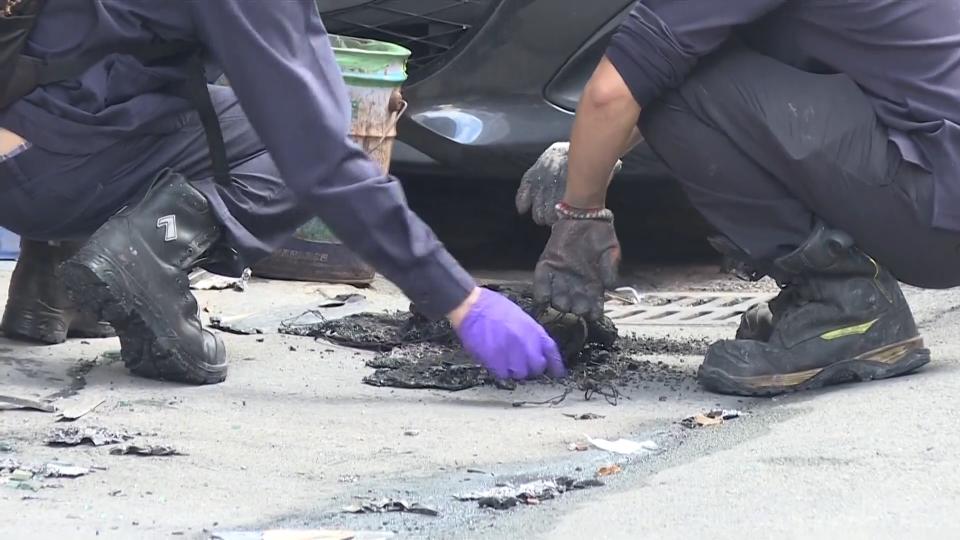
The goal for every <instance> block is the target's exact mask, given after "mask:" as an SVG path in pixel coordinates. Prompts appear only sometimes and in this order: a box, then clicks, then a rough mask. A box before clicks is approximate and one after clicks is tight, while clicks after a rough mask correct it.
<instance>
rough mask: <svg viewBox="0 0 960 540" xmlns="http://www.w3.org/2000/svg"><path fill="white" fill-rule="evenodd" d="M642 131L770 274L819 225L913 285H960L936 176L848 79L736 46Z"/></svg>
mask: <svg viewBox="0 0 960 540" xmlns="http://www.w3.org/2000/svg"><path fill="white" fill-rule="evenodd" d="M624 75H625V79H628V83H629V78H630V77H631V74H630V73H626V74H624ZM640 130H641V132H642V133H643V135H644V137H645V138H646V140H647V143H648V144H649V145H650V147H651V148H652V149H653V151H654V152H655V153H656V154H657V155H658V156H659V157H660V158H661V159H662V160H663V161H664V162H665V164H666V165H667V167H668V168H669V169H670V170H671V171H672V173H673V174H674V175H675V176H676V177H677V179H678V180H679V181H680V182H681V184H682V185H683V187H684V189H685V191H686V193H687V194H688V196H689V198H690V200H691V202H692V203H693V205H694V206H695V207H696V208H697V209H698V210H699V211H700V212H701V213H702V214H703V216H704V217H705V218H706V219H707V220H708V221H709V222H710V223H711V224H712V225H713V226H714V227H715V228H716V229H718V230H719V232H720V233H722V234H724V235H725V236H727V237H728V238H730V239H731V240H732V241H733V242H734V243H735V244H736V245H737V246H739V247H740V248H741V249H743V250H744V251H746V252H747V253H748V254H749V255H750V256H751V258H753V259H754V261H755V262H757V263H759V264H757V266H758V267H760V268H763V267H765V266H768V265H769V263H770V262H771V261H772V260H774V259H776V258H777V257H780V256H782V255H785V254H787V253H789V252H790V251H792V250H794V249H796V248H797V247H798V246H799V245H800V244H802V243H803V242H804V241H805V240H806V239H807V237H808V236H809V235H810V233H811V231H812V227H813V225H814V223H815V221H816V220H821V221H823V222H825V223H826V224H827V225H829V226H831V227H834V228H837V229H841V230H843V231H846V232H847V233H848V234H850V235H851V236H852V237H853V238H854V239H855V240H856V242H857V244H858V246H859V247H860V248H861V249H863V250H864V251H865V252H866V253H867V254H869V255H870V256H871V257H873V258H874V259H876V260H877V261H878V262H879V263H881V264H883V265H884V266H886V267H887V268H889V269H890V271H891V272H892V273H893V274H894V275H895V276H896V277H897V278H898V279H900V280H901V281H903V282H905V283H909V284H911V285H916V286H921V287H928V288H947V287H953V286H956V285H960V233H955V232H952V231H947V230H943V229H938V228H935V227H933V226H932V225H931V223H932V212H933V195H934V193H933V177H932V175H931V174H930V173H929V172H927V171H926V170H924V169H923V168H921V167H920V166H918V165H915V164H913V163H910V162H908V161H906V160H904V159H903V157H902V156H901V154H900V151H899V148H898V147H897V145H896V144H894V143H893V142H891V141H890V139H889V137H888V135H887V130H886V127H885V126H884V125H883V124H882V123H881V122H880V121H879V120H878V119H877V116H876V114H875V112H874V109H873V107H872V105H871V104H870V101H869V100H868V99H867V97H866V96H864V95H863V92H862V91H861V90H860V88H859V87H858V86H857V85H856V84H855V83H854V82H853V81H852V80H851V79H850V78H849V77H847V76H846V75H842V74H831V75H824V74H815V73H810V72H806V71H802V70H799V69H796V68H794V67H791V66H789V65H787V64H785V63H782V62H780V61H778V60H775V59H773V58H770V57H768V56H764V55H762V54H759V53H757V52H755V51H753V50H750V49H747V48H745V47H741V46H731V47H728V48H727V49H725V50H722V51H720V52H718V53H716V54H714V55H712V56H710V57H707V58H705V59H704V60H702V61H701V62H700V64H699V65H698V67H697V68H696V69H695V70H694V72H693V73H692V74H691V75H690V76H689V77H688V79H687V80H686V81H685V82H684V83H683V84H682V85H681V86H680V87H679V88H677V89H676V90H673V91H670V92H667V93H666V94H665V95H663V96H661V97H660V98H659V99H658V100H657V101H655V102H654V103H652V104H651V105H650V106H648V107H646V108H645V109H644V110H643V111H642V112H641V114H640Z"/></svg>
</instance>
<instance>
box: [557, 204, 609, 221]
mask: <svg viewBox="0 0 960 540" xmlns="http://www.w3.org/2000/svg"><path fill="white" fill-rule="evenodd" d="M556 209H557V215H558V216H560V219H595V220H599V221H613V212H612V211H610V210H609V209H607V208H577V207H576V206H570V205H569V204H567V203H565V202H562V201H561V202H559V203H557V206H556Z"/></svg>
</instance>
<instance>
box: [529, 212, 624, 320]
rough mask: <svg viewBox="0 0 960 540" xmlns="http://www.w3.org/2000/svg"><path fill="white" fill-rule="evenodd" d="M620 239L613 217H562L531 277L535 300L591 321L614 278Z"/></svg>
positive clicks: (598, 314)
mask: <svg viewBox="0 0 960 540" xmlns="http://www.w3.org/2000/svg"><path fill="white" fill-rule="evenodd" d="M619 265H620V242H619V241H617V233H616V231H615V230H614V228H613V221H612V220H599V219H567V218H563V219H560V220H559V221H557V222H556V224H554V226H553V232H552V233H551V235H550V240H549V241H548V242H547V247H546V249H544V251H543V255H541V256H540V262H539V263H537V270H536V272H535V273H534V278H533V294H534V297H535V299H536V301H537V302H539V303H541V304H550V305H551V306H553V308H554V309H556V310H557V311H560V312H563V313H573V314H575V315H579V316H582V317H585V318H587V319H588V320H591V321H596V320H599V319H600V318H601V317H603V299H604V291H605V290H607V289H612V288H613V287H615V286H616V282H617V267H618V266H619Z"/></svg>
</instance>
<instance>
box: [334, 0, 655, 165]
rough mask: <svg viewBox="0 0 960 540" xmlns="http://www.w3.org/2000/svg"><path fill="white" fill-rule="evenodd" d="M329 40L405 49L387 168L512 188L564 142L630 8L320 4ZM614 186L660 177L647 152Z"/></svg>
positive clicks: (546, 1)
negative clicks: (401, 102) (399, 112)
mask: <svg viewBox="0 0 960 540" xmlns="http://www.w3.org/2000/svg"><path fill="white" fill-rule="evenodd" d="M318 4H319V6H320V11H321V13H322V15H323V19H324V23H325V24H326V26H327V29H328V30H329V31H330V32H331V33H334V34H343V35H350V36H356V37H366V38H371V39H379V40H385V41H391V42H394V43H398V44H400V45H403V46H405V47H407V48H409V49H411V50H412V51H413V56H412V58H411V61H410V65H409V75H410V79H409V81H408V83H407V85H406V87H405V89H404V96H405V98H406V99H407V101H408V102H409V103H410V107H409V109H408V111H407V114H406V115H405V116H404V118H403V119H402V120H401V123H400V129H399V142H398V144H397V148H396V150H395V152H394V161H393V169H394V172H396V173H398V174H399V175H401V177H403V176H404V175H410V174H418V175H424V174H439V175H445V176H446V175H450V174H456V175H459V176H470V177H484V178H496V179H500V178H502V179H505V180H510V181H516V180H517V179H518V178H519V177H520V175H522V174H523V172H524V171H525V170H526V169H527V168H528V167H529V166H530V165H531V164H532V163H533V162H534V161H535V160H536V158H537V157H538V156H539V155H540V154H541V153H542V152H543V150H544V149H546V148H547V147H548V146H549V145H550V144H552V143H554V142H556V141H563V140H567V139H568V138H569V133H570V128H571V126H572V122H573V114H574V111H575V109H576V106H577V102H578V101H579V98H580V95H581V93H582V91H583V88H584V86H585V84H586V82H587V80H588V79H589V77H590V75H591V73H592V72H593V70H594V68H595V67H596V65H597V63H598V62H599V60H600V58H601V56H602V55H603V52H604V49H605V46H606V43H607V41H608V40H609V38H610V36H611V35H612V33H613V32H614V31H615V30H616V28H617V26H618V25H619V22H620V21H621V20H622V18H623V17H625V16H626V15H627V13H628V12H629V10H630V8H631V6H632V5H633V0H320V1H319V3H318ZM622 175H623V176H627V177H634V178H640V179H659V178H666V177H667V173H666V171H665V170H664V169H663V168H662V165H661V164H660V163H659V161H658V160H657V159H656V158H654V157H653V156H652V155H651V153H650V152H649V150H648V149H647V148H646V147H640V148H638V149H637V150H636V151H634V152H633V153H631V155H630V156H628V158H627V159H626V160H625V167H624V172H623V174H622Z"/></svg>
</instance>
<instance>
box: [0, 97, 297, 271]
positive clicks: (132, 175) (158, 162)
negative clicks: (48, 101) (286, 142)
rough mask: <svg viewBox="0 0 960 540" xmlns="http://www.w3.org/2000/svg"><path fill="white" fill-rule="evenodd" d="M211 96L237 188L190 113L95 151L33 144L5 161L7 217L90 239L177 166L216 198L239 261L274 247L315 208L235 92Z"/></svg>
mask: <svg viewBox="0 0 960 540" xmlns="http://www.w3.org/2000/svg"><path fill="white" fill-rule="evenodd" d="M211 94H212V97H213V101H214V105H215V108H216V110H217V113H218V116H219V117H220V124H221V128H222V130H223V137H224V142H225V143H226V149H227V158H228V160H229V162H230V168H231V177H232V183H231V184H230V185H229V186H222V185H218V184H216V183H215V182H214V181H213V173H212V165H211V162H210V158H209V150H208V147H207V142H206V139H205V136H204V131H203V126H202V125H201V124H200V120H199V117H198V116H197V114H196V113H195V112H192V111H191V112H190V113H185V114H184V115H183V116H182V118H181V123H182V129H180V130H179V131H178V132H175V133H173V134H170V135H162V136H143V137H138V138H131V139H129V140H125V141H123V142H122V143H119V144H116V145H114V146H112V147H110V148H108V149H107V150H106V151H104V152H100V153H97V154H90V155H64V154H56V153H53V152H48V151H46V150H43V149H41V148H38V147H37V146H33V147H32V148H30V149H29V150H26V151H25V152H23V153H21V154H19V155H17V156H15V157H13V158H11V159H9V160H7V161H4V162H2V163H0V216H3V217H2V225H3V226H4V227H5V228H7V229H10V230H12V231H13V232H15V233H17V234H19V235H21V236H22V237H24V238H29V239H31V240H73V239H84V238H86V237H89V236H90V235H91V234H93V232H94V231H96V230H97V229H98V228H99V227H100V226H101V225H103V223H104V222H106V220H107V219H109V218H110V217H111V216H112V215H113V214H114V213H116V212H117V211H118V210H120V209H121V208H123V207H124V206H125V205H127V204H129V203H130V202H132V201H136V200H138V198H139V197H140V196H142V194H143V193H145V192H146V189H147V188H148V187H149V186H150V185H151V184H152V182H153V181H154V179H155V178H156V177H157V176H158V175H159V173H160V172H162V171H163V170H164V169H168V168H173V169H175V170H176V171H178V172H179V173H181V174H183V175H185V176H186V177H187V178H188V179H190V180H191V182H193V185H195V186H196V187H197V189H199V190H200V191H202V192H203V194H204V195H205V196H206V197H207V199H208V200H209V201H210V203H211V205H212V207H213V209H214V212H215V213H216V216H217V218H218V220H219V221H220V222H221V224H222V225H223V227H224V231H225V235H226V240H227V242H228V243H229V245H230V247H232V248H233V249H235V250H236V251H237V252H238V253H239V257H240V261H238V264H239V265H240V267H242V266H243V265H250V264H253V263H254V262H256V261H257V260H259V259H262V258H263V257H265V256H267V255H269V254H270V253H271V252H272V251H274V250H275V249H277V248H278V247H280V246H281V245H282V244H283V243H284V242H285V241H286V240H287V239H289V238H290V236H291V235H292V234H293V233H294V231H295V230H296V229H297V228H298V227H299V226H300V225H302V224H303V223H305V222H306V221H308V220H309V219H310V218H311V217H313V216H314V213H313V212H312V211H311V210H310V209H309V208H307V207H305V206H304V205H302V204H300V203H299V202H298V200H297V198H296V197H295V196H293V194H292V192H290V190H289V189H287V188H286V187H285V186H284V184H283V182H282V181H281V179H280V173H279V171H278V170H277V167H276V165H275V164H274V162H273V160H272V159H271V157H270V155H269V154H268V153H267V151H266V149H265V148H264V146H263V144H262V143H261V142H260V140H259V139H258V138H257V135H256V133H255V132H254V131H253V128H252V127H251V126H250V123H249V121H248V120H247V117H246V116H245V115H244V113H243V110H242V109H241V108H240V105H239V103H238V102H237V98H236V96H235V95H234V93H233V91H232V90H231V89H230V88H227V87H222V86H215V87H211Z"/></svg>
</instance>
